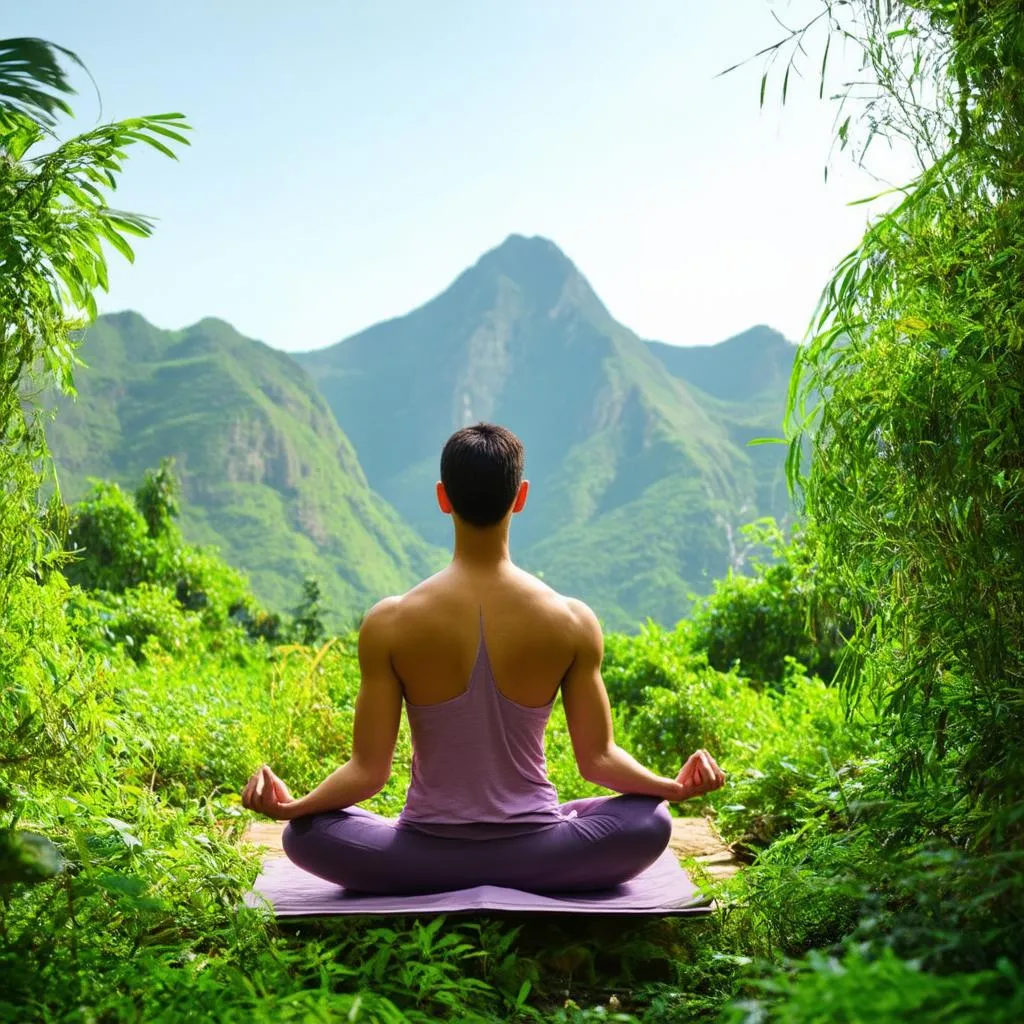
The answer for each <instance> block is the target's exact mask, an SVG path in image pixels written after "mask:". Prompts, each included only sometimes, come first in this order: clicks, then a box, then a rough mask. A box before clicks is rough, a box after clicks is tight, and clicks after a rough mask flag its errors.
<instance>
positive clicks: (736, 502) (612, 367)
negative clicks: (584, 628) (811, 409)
mask: <svg viewBox="0 0 1024 1024" xmlns="http://www.w3.org/2000/svg"><path fill="white" fill-rule="evenodd" d="M755 340H756V339H755ZM735 341H736V339H733V340H732V341H731V342H729V343H725V345H724V346H716V348H725V349H726V353H725V355H724V357H723V356H722V354H721V353H719V354H718V355H717V356H711V357H709V356H706V355H696V356H695V355H694V354H693V353H694V351H695V350H692V349H690V350H680V352H681V353H689V354H688V355H687V354H676V353H672V354H666V353H665V352H664V351H663V350H664V349H666V348H668V346H661V345H658V344H656V343H647V342H644V341H643V340H641V339H640V338H638V337H637V336H636V335H635V334H634V333H633V332H632V331H630V330H629V329H628V328H626V327H624V326H623V325H622V324H620V323H618V322H617V321H616V320H615V319H614V318H613V317H612V316H611V315H610V313H609V312H608V310H607V309H606V308H605V307H604V305H603V304H602V303H601V301H600V299H599V298H598V297H597V295H596V294H595V293H594V291H593V289H592V288H591V286H590V285H589V283H588V282H587V280H586V279H585V278H584V277H583V275H582V274H581V273H580V272H579V270H577V268H576V267H575V266H574V264H573V263H572V262H571V261H570V260H569V259H568V258H567V257H566V256H565V255H564V254H563V253H562V252H561V251H560V250H559V249H558V247H557V246H555V245H554V244H553V243H552V242H550V241H548V240H546V239H542V238H525V237H522V236H518V235H513V236H511V237H510V238H508V239H507V240H506V241H505V242H504V243H503V244H502V245H500V246H498V247H497V248H496V249H494V250H492V251H490V252H488V253H486V254H485V255H484V256H483V257H481V259H480V260H479V261H478V262H477V263H476V265H475V266H473V267H471V268H470V269H468V270H467V271H465V272H464V273H463V274H461V275H460V276H459V277H458V278H457V280H455V282H454V283H453V284H452V285H451V286H450V287H449V288H448V289H446V290H445V291H444V292H443V293H442V294H441V295H439V296H437V297H436V298H435V299H433V300H431V301H430V302H428V303H427V304H426V305H424V306H422V307H420V308H419V309H417V310H414V311H413V312H411V313H409V314H407V315H406V316H402V317H398V318H396V319H394V320H390V321H387V322H386V323H382V324H378V325H376V326H374V327H371V328H370V329H369V330H366V331H363V332H362V333H360V334H357V335H355V336H353V337H351V338H348V339H346V340H344V341H342V342H339V343H338V344H336V345H333V346H331V347H329V348H326V349H321V350H318V351H315V352H307V353H304V354H301V355H298V356H297V357H296V358H297V361H298V362H299V363H300V364H301V365H302V366H303V367H304V368H305V369H306V370H307V371H308V372H309V373H310V375H311V376H312V377H313V379H314V380H315V381H316V382H317V384H318V386H319V388H320V390H321V392H322V393H323V395H324V397H325V398H326V400H327V402H328V403H329V405H330V407H331V409H332V410H333V411H334V414H335V416H336V418H337V420H338V423H339V424H340V426H341V428H342V429H343V430H344V431H345V433H346V435H347V436H348V437H349V438H350V439H351V440H352V443H353V445H354V446H355V449H356V451H357V452H358V453H359V459H360V462H361V464H362V466H363V468H364V469H365V471H366V475H367V478H368V480H369V482H370V485H371V486H372V487H373V488H374V489H375V490H376V491H378V492H379V493H380V494H381V495H383V496H384V498H386V499H387V500H388V501H389V502H391V504H393V505H394V506H395V508H396V509H397V510H398V511H399V512H400V513H401V514H402V516H403V517H404V518H405V519H406V520H408V521H409V522H410V523H411V524H412V525H413V526H414V527H415V528H416V529H417V530H418V531H419V532H420V533H421V534H422V535H423V536H424V537H426V538H427V539H428V540H429V541H430V542H432V543H437V544H440V543H445V542H446V541H447V540H448V538H449V529H450V526H449V524H448V522H447V520H446V519H445V518H444V517H442V516H441V515H440V513H439V512H437V510H436V507H435V505H434V499H433V490H432V485H433V482H434V481H435V480H436V478H437V472H438V460H439V455H440V450H441V446H442V444H443V442H444V440H445V438H446V437H447V436H448V435H449V434H450V433H451V432H452V430H454V429H456V428H457V427H459V426H461V425H464V424H467V423H471V422H476V421H478V420H493V421H496V422H499V423H503V424H505V425H506V426H508V427H510V428H511V429H513V430H514V431H516V433H517V434H519V435H520V437H522V439H523V441H524V444H525V446H526V453H527V476H528V477H529V478H530V480H531V482H532V491H531V498H530V501H529V503H528V505H527V508H526V510H525V511H524V512H523V514H522V515H521V516H519V517H518V519H517V521H516V523H515V524H514V526H513V550H514V553H515V555H516V556H517V559H518V560H519V561H520V562H521V563H522V564H524V565H525V566H527V567H528V568H531V569H533V570H535V571H539V572H542V573H543V575H544V577H545V578H546V579H547V581H548V582H549V583H551V584H552V585H553V586H555V587H556V588H557V589H559V590H562V591H564V592H569V593H574V594H577V595H579V596H581V597H583V598H584V599H586V600H588V601H589V602H590V603H591V604H593V605H594V607H595V608H596V609H597V611H598V613H599V614H600V615H601V617H602V618H603V620H604V622H605V624H606V626H609V627H613V628H619V627H622V628H628V627H631V626H634V625H635V624H636V623H637V622H640V621H642V620H643V619H644V618H645V617H648V616H649V617H651V618H654V619H655V620H658V621H661V622H665V623H671V622H674V621H676V620H677V619H679V618H680V617H682V616H683V615H684V614H685V613H686V611H687V609H688V607H689V595H690V593H691V592H692V591H701V590H704V589H706V588H707V586H708V585H709V581H710V579H712V578H714V577H715V576H718V575H721V574H722V573H723V572H724V571H725V569H726V568H727V567H728V565H729V564H730V562H731V561H733V560H735V558H736V557H737V553H736V543H735V536H736V529H737V528H738V526H739V525H741V524H742V523H745V522H747V521H749V520H750V519H753V518H755V517H756V516H757V515H761V514H765V513H768V512H779V511H781V510H783V509H784V497H782V498H780V495H782V494H783V492H782V490H781V489H780V488H779V487H778V486H773V485H772V484H771V481H773V480H775V481H778V479H779V472H778V469H779V465H778V460H777V457H776V455H775V454H774V453H772V454H770V455H765V454H764V451H765V449H764V448H746V447H745V441H746V440H749V436H758V435H759V434H764V433H778V426H777V425H775V426H774V427H773V426H772V425H771V423H770V420H771V416H772V415H773V414H774V413H773V410H774V409H775V408H776V406H777V407H778V408H779V409H781V401H782V398H783V397H784V387H782V385H781V384H780V386H779V389H778V391H777V392H776V391H773V390H772V389H771V386H770V385H769V386H768V391H770V393H768V392H765V393H761V392H758V393H756V394H752V393H751V387H752V386H753V384H754V383H756V382H757V381H758V380H760V379H761V377H762V373H763V370H762V369H761V368H760V364H758V365H756V366H753V367H748V366H747V363H748V362H749V361H750V360H751V359H753V360H754V361H755V362H756V360H758V359H761V358H762V356H763V355H764V353H762V352H761V351H760V348H761V346H759V345H757V344H753V343H751V344H749V345H748V343H747V342H737V343H736V344H733V342H735ZM748 348H749V349H750V351H748ZM780 351H781V350H780ZM716 360H717V361H716ZM737 361H741V362H742V364H743V365H742V366H737V365H735V363H736V362H737ZM723 368H724V369H723ZM691 377H692V378H695V380H691ZM697 381H699V382H700V383H697ZM705 389H707V390H705ZM780 418H781V417H780ZM746 435H749V436H746ZM767 447H771V446H767Z"/></svg>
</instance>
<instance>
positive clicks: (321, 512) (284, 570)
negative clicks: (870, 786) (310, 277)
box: [49, 313, 440, 617]
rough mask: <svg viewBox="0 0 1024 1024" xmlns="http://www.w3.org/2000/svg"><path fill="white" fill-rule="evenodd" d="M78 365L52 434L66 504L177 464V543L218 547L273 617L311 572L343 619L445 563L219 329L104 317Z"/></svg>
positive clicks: (277, 372) (336, 440) (282, 358)
mask: <svg viewBox="0 0 1024 1024" xmlns="http://www.w3.org/2000/svg"><path fill="white" fill-rule="evenodd" d="M81 355H82V358H83V359H84V360H85V362H86V363H87V364H88V366H87V368H84V369H81V370H80V371H79V373H78V377H77V384H78V391H79V397H78V400H77V402H68V401H65V400H61V403H60V404H61V408H60V410H59V415H58V416H57V418H56V420H55V422H54V423H53V424H51V427H50V431H49V438H50V443H51V447H52V449H53V452H54V456H55V460H56V463H57V466H58V473H59V479H60V482H61V488H62V492H63V494H64V497H65V499H66V500H74V499H76V498H78V497H80V496H81V495H82V494H83V493H84V491H85V489H86V487H87V478H88V477H105V478H110V479H114V480H117V481H119V482H122V483H124V484H127V485H130V486H134V485H135V484H137V483H138V481H139V480H140V478H141V476H142V473H143V471H144V470H145V469H146V468H147V467H154V466H156V465H157V464H158V463H159V462H160V459H161V458H163V457H164V456H168V455H170V456H174V458H175V459H176V463H177V471H178V474H179V475H180V477H181V480H182V486H183V491H184V498H185V503H184V508H183V517H182V527H183V530H184V533H185V535H186V536H187V537H188V539H189V540H191V541H193V542H195V543H200V544H215V545H217V546H218V547H219V548H220V549H221V551H222V552H223V554H224V556H225V558H226V559H227V560H228V561H229V562H231V563H232V564H234V565H236V566H238V567H239V568H242V569H244V570H245V571H246V572H247V573H248V574H249V576H250V578H251V580H252V583H253V587H254V589H255V591H256V593H257V594H258V595H259V596H260V597H261V598H262V599H264V600H265V601H267V602H269V603H270V604H271V605H272V606H275V607H279V608H286V607H289V606H291V605H292V604H294V602H295V601H296V599H297V597H298V594H299V591H300V587H301V582H302V578H303V576H304V575H305V574H307V573H312V574H314V575H316V576H317V577H318V578H319V579H320V580H321V582H322V585H323V589H324V593H325V597H326V604H327V605H328V607H329V608H330V609H332V610H333V611H334V612H335V614H336V615H337V616H339V617H346V616H348V615H351V614H353V613H356V612H360V611H362V610H365V608H366V607H367V605H368V604H369V603H370V602H371V601H373V600H374V599H376V598H378V597H380V596H382V595H384V594H387V593H392V592H394V591H396V590H399V589H402V588H404V587H406V586H408V585H409V584H411V583H412V582H413V581H414V580H415V579H416V578H417V577H419V576H421V575H423V574H424V573H427V572H430V571H432V570H433V569H434V568H436V567H437V565H438V564H439V556H440V552H438V551H436V550H434V549H431V548H430V546H429V545H427V544H426V543H425V542H424V541H423V540H422V539H421V538H420V537H419V536H418V535H417V534H416V533H415V532H414V531H413V530H411V529H410V528H409V527H408V526H407V525H406V524H404V523H403V522H402V521H401V519H400V517H399V516H398V515H397V514H396V513H395V511H394V510H393V509H391V508H390V507H389V506H388V505H387V504H386V502H384V501H383V500H382V499H381V498H380V497H379V496H378V495H376V494H374V493H373V492H372V491H371V489H370V487H369V485H368V484H367V481H366V477H365V475H364V473H363V470H362V468H361V466H360V464H359V460H358V458H357V456H356V452H355V450H354V449H353V447H352V445H351V443H350V442H349V440H348V438H346V437H345V435H344V433H343V432H342V431H341V430H340V429H339V427H338V424H337V422H336V421H335V419H334V417H333V415H332V413H331V411H330V409H329V408H328V407H327V405H326V403H325V402H324V400H323V398H322V397H321V396H320V394H319V393H318V392H317V390H316V387H315V385H314V384H313V382H312V381H311V380H310V379H309V377H308V375H307V374H306V373H305V372H304V371H303V370H302V369H301V368H300V367H299V366H298V365H297V364H296V363H295V362H294V361H293V360H292V359H291V358H290V357H288V356H286V355H284V354H283V353H281V352H277V351H275V350H273V349H271V348H268V347H267V346H266V345H263V344H261V343H260V342H257V341H252V340H250V339H248V338H244V337H242V336H241V335H240V334H238V333H237V332H236V331H235V330H234V329H233V328H231V327H230V326H229V325H228V324H225V323H223V322H221V321H218V320H212V319H208V320H203V321H201V322H200V323H198V324H196V325H194V326H193V327H189V328H187V329H185V330H182V331H163V330H159V329H158V328H156V327H154V326H153V325H151V324H149V323H147V322H146V321H145V320H144V319H143V318H142V317H141V316H138V315H137V314H134V313H121V314H115V315H111V316H104V317H100V318H99V319H98V320H97V321H96V323H95V324H94V325H92V326H91V327H90V328H89V330H88V333H87V335H86V338H85V341H84V344H83V346H82V349H81Z"/></svg>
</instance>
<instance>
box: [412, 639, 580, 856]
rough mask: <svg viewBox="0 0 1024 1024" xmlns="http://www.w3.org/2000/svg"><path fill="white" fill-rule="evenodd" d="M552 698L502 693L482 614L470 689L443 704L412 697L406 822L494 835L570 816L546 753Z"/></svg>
mask: <svg viewBox="0 0 1024 1024" xmlns="http://www.w3.org/2000/svg"><path fill="white" fill-rule="evenodd" d="M553 704H554V700H553V699H552V700H551V701H550V702H549V703H548V704H545V705H544V706H543V707H539V708H535V707H527V706H526V705H523V704H517V703H516V702H515V701H513V700H510V699H509V698H508V697H506V696H505V695H504V694H503V693H501V691H500V690H499V689H498V686H497V683H496V682H495V680H494V673H493V672H492V670H491V662H490V658H489V657H488V655H487V644H486V642H485V640H484V631H483V621H482V620H481V623H480V644H479V647H478V648H477V655H476V661H475V663H474V665H473V671H472V672H471V673H470V677H469V685H468V687H467V688H466V690H465V691H464V692H463V693H460V694H459V695H458V696H457V697H452V698H451V700H446V701H442V702H441V703H440V704H426V705H424V704H411V703H409V701H408V700H406V702H405V706H406V709H407V713H408V715H409V726H410V729H411V731H412V750H413V754H412V780H411V782H410V784H409V790H408V792H407V794H406V798H405V808H404V809H403V810H402V813H401V814H400V815H399V819H398V821H399V824H400V825H403V826H407V827H414V828H416V829H417V830H419V831H425V832H429V833H431V834H433V835H439V836H451V837H458V838H474V837H478V838H492V837H498V836H505V835H515V834H519V833H521V832H535V831H538V830H540V829H544V828H550V827H552V826H553V825H556V824H558V823H559V822H560V821H562V820H564V818H565V817H566V816H565V815H563V814H562V813H561V811H560V810H559V805H558V793H557V792H556V790H555V787H554V786H553V785H552V784H551V782H550V781H549V780H548V775H547V760H546V759H545V756H544V729H545V727H546V726H547V722H548V718H549V717H550V716H551V708H552V705H553Z"/></svg>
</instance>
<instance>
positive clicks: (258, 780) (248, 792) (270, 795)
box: [242, 765, 293, 821]
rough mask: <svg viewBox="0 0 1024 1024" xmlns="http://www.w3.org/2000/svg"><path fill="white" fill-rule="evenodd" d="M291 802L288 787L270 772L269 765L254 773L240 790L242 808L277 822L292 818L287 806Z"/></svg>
mask: <svg viewBox="0 0 1024 1024" xmlns="http://www.w3.org/2000/svg"><path fill="white" fill-rule="evenodd" d="M292 802H293V799H292V795H291V793H289V792H288V787H287V786H286V785H285V784H284V783H283V782H282V781H281V780H280V779H279V778H278V777H277V776H276V775H275V774H274V773H273V772H272V771H271V770H270V766H269V765H263V767H262V768H259V769H257V770H256V771H254V772H253V773H252V777H251V778H250V779H249V781H248V782H247V783H246V784H245V789H243V790H242V806H243V807H245V808H247V809H248V810H250V811H259V812H260V814H266V815H267V816H268V817H270V818H276V819H277V820H278V821H283V820H285V819H287V818H290V817H291V816H292V815H290V814H289V806H288V805H289V804H291V803H292Z"/></svg>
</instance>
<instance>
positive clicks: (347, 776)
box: [242, 598, 402, 819]
mask: <svg viewBox="0 0 1024 1024" xmlns="http://www.w3.org/2000/svg"><path fill="white" fill-rule="evenodd" d="M396 603H397V598H385V599H384V600H383V601H381V602H379V603H378V604H376V605H374V607H373V608H372V609H371V610H370V612H369V613H368V614H367V616H366V618H365V619H364V620H363V625H362V627H361V628H360V630H359V673H360V677H361V682H360V686H359V696H358V697H357V698H356V712H355V719H354V722H353V726H352V756H351V757H350V758H349V759H348V761H346V762H345V764H343V765H342V766H341V767H340V768H337V769H336V770H335V771H333V772H332V773H331V774H330V775H328V776H327V778H326V779H324V781H323V782H321V783H320V785H319V786H317V787H316V789H314V790H312V791H311V792H309V793H307V794H306V795H305V796H303V797H300V798H299V799H298V800H289V799H282V796H286V794H287V789H284V788H283V786H282V787H281V789H278V787H277V785H276V784H275V783H276V782H277V781H279V780H276V777H274V776H273V773H272V772H269V769H267V768H264V769H261V771H260V772H257V773H256V774H255V775H253V778H252V779H251V780H250V783H249V785H248V786H247V787H246V791H245V795H244V796H243V801H242V802H243V803H244V804H245V806H247V807H251V808H252V809H253V810H257V811H262V812H263V813H264V814H269V815H270V816H271V817H273V818H279V819H285V818H298V817H301V816H303V815H306V814H320V813H321V812H323V811H340V810H342V809H344V808H345V807H351V806H352V804H357V803H359V801H360V800H367V799H369V798H370V797H371V796H373V795H374V794H375V793H378V792H380V790H381V789H383V788H384V784H385V783H386V782H387V781H388V778H389V776H390V775H391V759H392V757H393V755H394V752H395V743H396V741H397V739H398V727H399V724H400V722H401V718H402V687H401V684H400V683H399V681H398V677H397V676H396V675H395V672H394V669H393V668H392V667H391V644H390V636H391V620H392V617H393V613H394V608H395V604H396ZM262 772H268V773H269V778H266V777H264V778H263V781H260V779H261V773H262Z"/></svg>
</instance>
